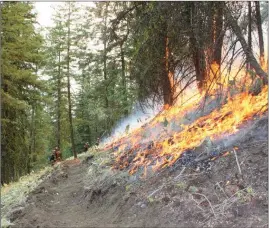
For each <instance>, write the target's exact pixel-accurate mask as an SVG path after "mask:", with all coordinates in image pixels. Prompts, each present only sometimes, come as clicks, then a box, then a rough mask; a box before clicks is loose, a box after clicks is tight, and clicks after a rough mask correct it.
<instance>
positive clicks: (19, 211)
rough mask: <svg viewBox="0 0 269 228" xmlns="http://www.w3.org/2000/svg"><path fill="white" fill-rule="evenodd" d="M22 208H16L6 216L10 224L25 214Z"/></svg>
mask: <svg viewBox="0 0 269 228" xmlns="http://www.w3.org/2000/svg"><path fill="white" fill-rule="evenodd" d="M23 209H24V208H23V207H17V208H15V209H14V210H12V211H11V212H10V213H9V214H8V218H9V219H10V221H11V222H13V221H15V220H16V219H17V218H19V217H21V216H23V215H24V214H25V213H24V212H23Z"/></svg>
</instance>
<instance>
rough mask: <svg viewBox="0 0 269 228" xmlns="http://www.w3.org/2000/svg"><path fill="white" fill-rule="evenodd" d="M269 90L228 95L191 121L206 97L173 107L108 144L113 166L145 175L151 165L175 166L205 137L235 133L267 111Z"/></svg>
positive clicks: (213, 137) (198, 97)
mask: <svg viewBox="0 0 269 228" xmlns="http://www.w3.org/2000/svg"><path fill="white" fill-rule="evenodd" d="M267 93H268V87H267V86H266V87H264V88H263V90H262V91H261V93H260V94H259V95H257V96H253V95H251V94H250V93H248V92H243V93H238V94H236V95H234V96H233V97H232V96H229V97H228V99H227V102H226V103H225V104H224V105H222V106H221V107H220V108H216V109H214V110H213V111H212V112H209V114H208V115H205V116H202V117H198V118H196V120H194V121H193V122H192V123H191V124H189V123H188V122H187V123H184V120H186V116H187V114H188V113H189V112H193V111H194V110H195V109H198V108H199V107H200V105H201V104H202V103H203V96H196V97H193V99H190V100H189V102H188V103H186V104H185V105H183V106H181V107H179V106H174V107H171V108H170V109H168V110H165V111H164V112H163V113H162V114H161V115H159V116H158V117H156V118H155V119H154V120H153V121H151V122H150V123H148V124H147V125H146V126H144V127H142V128H140V129H137V130H135V131H134V132H132V133H131V134H129V135H128V136H125V137H123V138H121V139H120V140H118V141H116V142H113V143H112V144H110V145H109V146H108V147H107V148H113V149H114V151H116V152H115V156H116V159H115V164H114V166H113V167H114V168H116V169H125V168H128V169H129V173H130V174H134V173H135V172H137V170H138V169H139V168H141V169H144V170H145V173H144V174H146V172H147V168H148V167H149V166H150V167H151V169H152V170H153V171H157V170H159V169H162V168H164V167H167V166H172V165H173V164H174V163H175V162H176V161H177V160H178V159H179V158H180V157H181V155H182V153H184V152H185V151H187V150H193V149H195V148H196V147H198V146H199V145H200V144H201V142H203V141H204V140H205V139H206V138H209V139H211V141H214V140H218V139H221V138H222V137H224V136H229V135H233V134H234V133H236V132H237V131H238V129H239V127H240V126H241V125H242V124H243V123H244V122H245V121H247V120H249V119H251V118H253V117H254V116H255V115H259V114H263V113H264V112H266V111H267V110H268V101H267ZM173 124H176V125H177V127H178V128H177V130H175V129H173V126H172V125H173ZM168 125H169V126H168Z"/></svg>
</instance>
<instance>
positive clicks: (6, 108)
mask: <svg viewBox="0 0 269 228" xmlns="http://www.w3.org/2000/svg"><path fill="white" fill-rule="evenodd" d="M32 8H33V6H32V4H31V3H25V2H3V3H1V16H2V26H1V28H2V31H1V49H2V50H1V51H2V61H1V75H2V88H1V96H2V99H1V106H2V120H1V121H2V142H1V144H2V159H1V171H2V172H1V178H2V182H4V183H9V182H10V181H13V180H17V179H18V177H20V176H21V175H23V174H25V173H26V172H27V171H28V172H29V166H30V164H29V162H30V159H29V141H30V137H29V131H30V129H29V121H30V118H29V116H31V115H29V114H30V113H31V111H30V110H31V106H33V104H34V103H35V102H38V101H39V100H40V93H41V91H42V90H43V89H44V87H43V85H42V82H41V81H40V80H39V79H38V76H37V74H36V67H37V66H38V65H39V63H40V62H41V60H42V55H41V53H40V51H39V50H40V48H41V45H42V37H41V36H40V35H39V34H37V33H36V32H35V28H34V23H35V20H36V15H34V14H33V13H32ZM32 116H33V115H32Z"/></svg>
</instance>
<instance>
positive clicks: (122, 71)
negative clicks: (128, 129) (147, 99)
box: [120, 42, 128, 116]
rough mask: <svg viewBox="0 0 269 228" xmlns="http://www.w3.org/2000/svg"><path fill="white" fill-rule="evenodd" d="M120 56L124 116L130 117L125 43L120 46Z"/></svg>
mask: <svg viewBox="0 0 269 228" xmlns="http://www.w3.org/2000/svg"><path fill="white" fill-rule="evenodd" d="M120 56H121V79H122V87H123V100H124V115H125V116H128V109H127V105H128V98H127V87H126V77H125V59H124V50H123V42H122V43H121V45H120Z"/></svg>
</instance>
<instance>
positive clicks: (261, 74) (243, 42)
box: [226, 7, 268, 85]
mask: <svg viewBox="0 0 269 228" xmlns="http://www.w3.org/2000/svg"><path fill="white" fill-rule="evenodd" d="M226 9H227V10H226V15H227V22H228V23H229V25H230V26H231V28H232V30H233V32H234V33H235V35H236V36H237V38H238V40H239V42H240V43H241V45H242V48H243V50H244V53H245V55H246V57H247V59H248V61H249V63H250V66H251V68H253V69H254V70H255V71H256V74H257V75H258V76H259V77H260V78H261V79H262V81H263V84H264V85H266V84H267V83H268V75H267V74H266V73H265V72H264V71H263V69H262V68H261V66H260V65H259V64H258V62H257V60H256V58H255V57H254V55H253V53H252V52H251V49H250V47H249V46H248V45H247V42H246V40H245V38H244V36H243V35H242V31H241V29H240V27H239V26H238V24H237V21H236V20H235V19H234V18H233V16H232V14H231V12H230V10H229V9H228V8H227V7H226Z"/></svg>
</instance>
